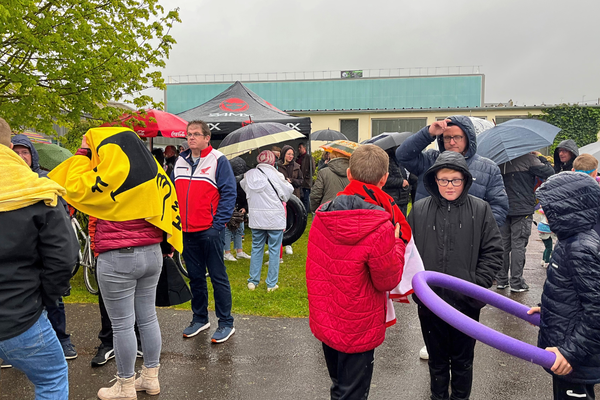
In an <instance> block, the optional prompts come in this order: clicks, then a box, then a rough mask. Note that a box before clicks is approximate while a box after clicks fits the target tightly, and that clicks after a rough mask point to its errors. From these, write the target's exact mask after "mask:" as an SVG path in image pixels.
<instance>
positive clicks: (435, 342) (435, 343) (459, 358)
mask: <svg viewBox="0 0 600 400" xmlns="http://www.w3.org/2000/svg"><path fill="white" fill-rule="evenodd" d="M479 311H480V310H478V309H477V310H471V311H469V312H468V313H465V315H467V316H468V317H471V318H472V319H474V320H476V321H479ZM419 320H420V321H421V333H422V334H423V340H424V341H425V345H426V346H427V352H428V353H429V375H430V378H431V385H430V386H431V399H432V400H446V399H448V398H450V399H452V400H468V399H469V396H470V395H471V386H472V384H473V357H474V355H475V342H476V341H475V339H473V338H472V337H470V336H467V335H465V334H464V333H462V332H461V331H459V330H457V329H455V328H453V327H452V326H450V325H448V324H447V323H446V322H444V321H443V320H442V319H440V318H439V317H438V316H437V315H435V314H434V313H432V312H431V311H429V309H428V308H427V307H425V306H422V305H419ZM448 386H450V388H451V389H452V394H451V395H450V396H448Z"/></svg>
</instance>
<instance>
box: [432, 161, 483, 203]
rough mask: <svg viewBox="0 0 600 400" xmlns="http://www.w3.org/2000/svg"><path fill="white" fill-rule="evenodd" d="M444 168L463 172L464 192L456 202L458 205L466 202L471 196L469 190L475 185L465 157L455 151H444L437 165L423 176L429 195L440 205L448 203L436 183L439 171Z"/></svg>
mask: <svg viewBox="0 0 600 400" xmlns="http://www.w3.org/2000/svg"><path fill="white" fill-rule="evenodd" d="M443 168H450V169H453V170H456V171H460V172H462V174H463V176H464V179H465V181H464V183H463V191H462V193H461V195H460V196H459V198H458V199H456V200H454V201H455V202H457V203H458V204H460V203H462V202H464V200H465V199H466V198H467V196H468V195H469V189H470V188H471V185H472V184H473V176H472V175H471V172H469V167H468V166H467V162H466V160H465V157H463V156H462V154H459V153H457V152H455V151H444V152H443V153H441V154H440V155H439V157H438V158H437V160H435V163H433V165H432V166H431V167H430V168H429V169H428V170H427V172H425V175H424V176H423V184H424V185H425V189H427V191H428V192H429V194H431V196H432V198H433V199H434V200H435V201H436V202H437V203H438V204H443V203H444V202H445V201H446V199H444V198H443V197H442V195H441V194H440V190H439V187H438V184H437V182H436V181H435V177H436V173H437V171H439V170H440V169H443Z"/></svg>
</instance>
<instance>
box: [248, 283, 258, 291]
mask: <svg viewBox="0 0 600 400" xmlns="http://www.w3.org/2000/svg"><path fill="white" fill-rule="evenodd" d="M254 289H256V285H255V284H254V283H252V282H248V290H254Z"/></svg>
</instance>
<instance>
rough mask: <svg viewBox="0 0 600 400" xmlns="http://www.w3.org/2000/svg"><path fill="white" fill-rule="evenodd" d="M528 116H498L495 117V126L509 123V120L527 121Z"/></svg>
mask: <svg viewBox="0 0 600 400" xmlns="http://www.w3.org/2000/svg"><path fill="white" fill-rule="evenodd" d="M528 118H529V115H498V116H497V117H496V125H500V124H501V123H503V122H506V121H510V120H511V119H528Z"/></svg>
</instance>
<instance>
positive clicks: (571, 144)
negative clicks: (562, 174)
mask: <svg viewBox="0 0 600 400" xmlns="http://www.w3.org/2000/svg"><path fill="white" fill-rule="evenodd" d="M558 149H565V150H569V151H570V152H571V153H573V157H572V158H571V159H570V160H569V161H568V162H567V163H563V162H562V161H560V158H559V157H558ZM577 157H579V148H578V147H577V143H575V141H574V140H573V139H567V140H563V141H562V142H560V143H559V144H558V146H556V149H554V169H555V170H556V171H560V170H562V167H563V165H569V164H570V165H573V161H575V158H577ZM569 170H570V168H569Z"/></svg>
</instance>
